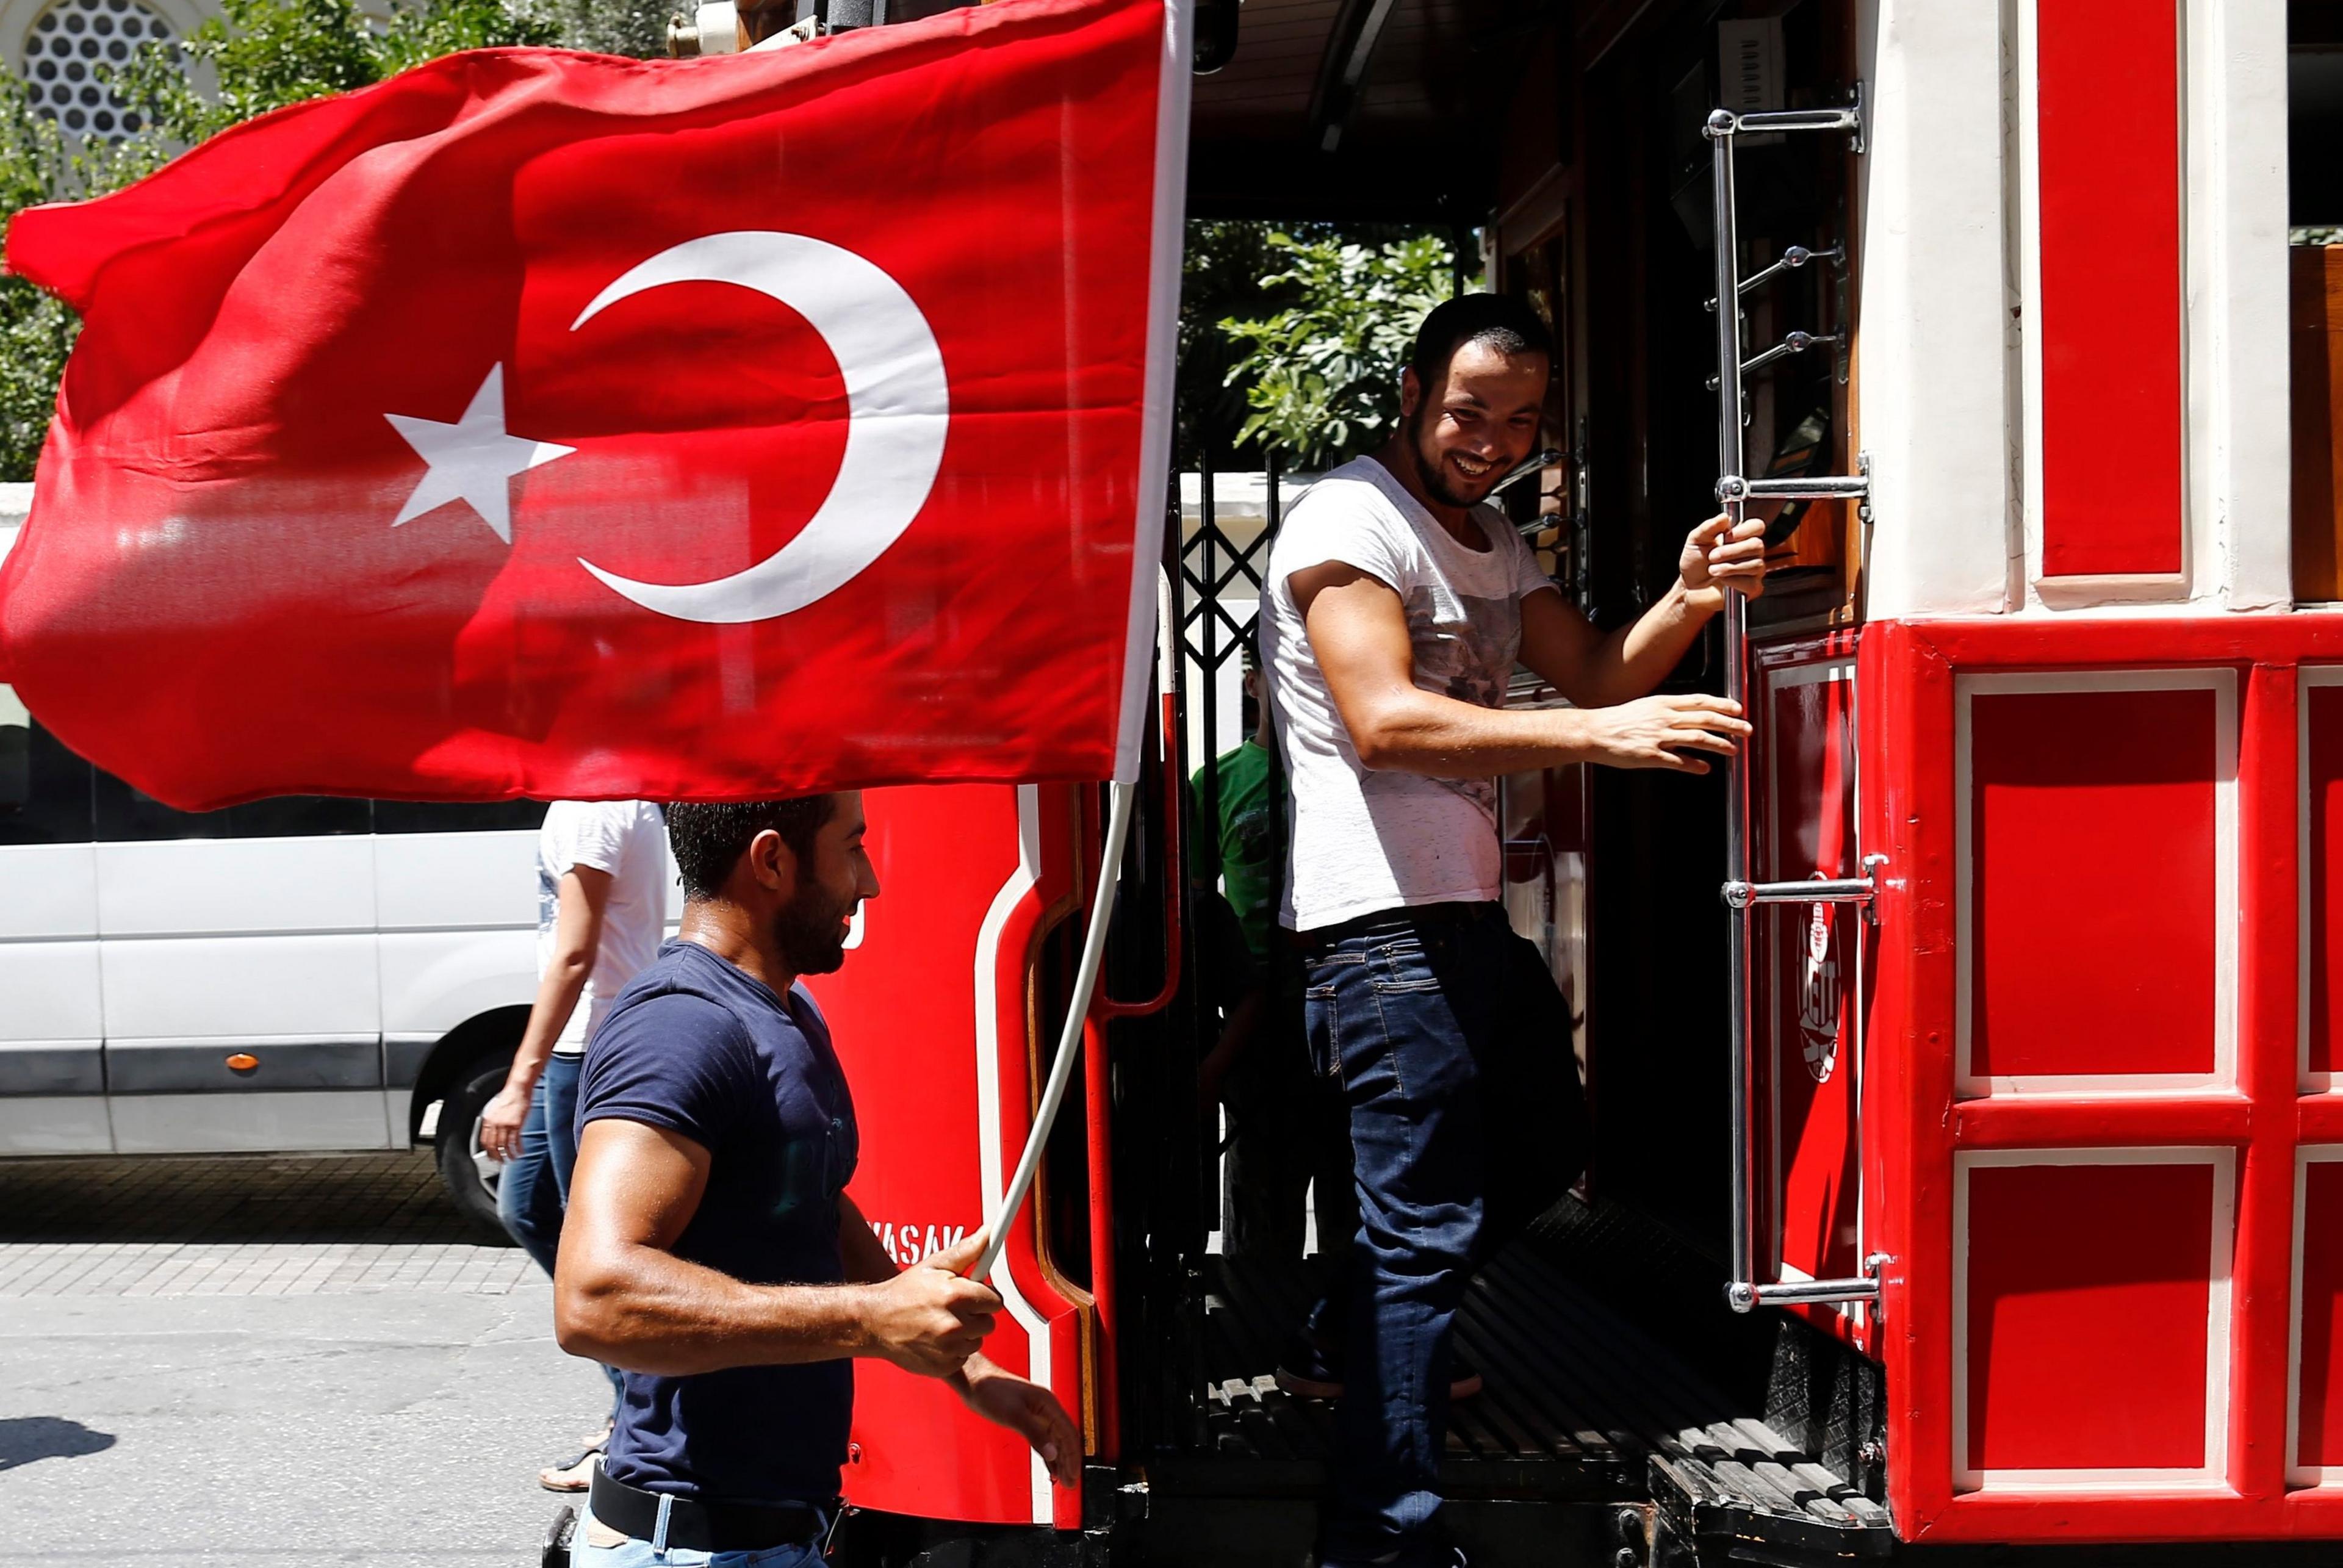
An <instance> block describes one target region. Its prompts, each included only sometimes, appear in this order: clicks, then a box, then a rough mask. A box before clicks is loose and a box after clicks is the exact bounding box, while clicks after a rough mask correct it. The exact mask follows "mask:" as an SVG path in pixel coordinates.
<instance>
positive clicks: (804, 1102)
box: [578, 941, 858, 1504]
mask: <svg viewBox="0 0 2343 1568" xmlns="http://www.w3.org/2000/svg"><path fill="white" fill-rule="evenodd" d="M606 1117H608V1118H616V1119H617V1120H618V1121H641V1122H647V1123H649V1125H651V1126H654V1127H664V1128H667V1129H669V1130H670V1131H675V1132H679V1133H681V1134H683V1136H685V1137H686V1138H689V1139H690V1140H691V1141H693V1142H695V1143H697V1144H699V1146H700V1147H701V1148H703V1149H705V1150H707V1151H708V1153H709V1169H708V1190H707V1191H706V1192H705V1193H703V1194H702V1195H701V1197H700V1200H699V1211H697V1212H695V1213H694V1214H693V1215H692V1217H691V1222H690V1223H689V1224H688V1225H686V1226H685V1227H684V1229H683V1234H682V1235H681V1236H679V1237H678V1238H677V1239H676V1243H675V1246H674V1248H673V1251H674V1252H675V1255H676V1256H677V1257H679V1258H684V1259H688V1260H689V1261H692V1262H695V1263H701V1264H704V1265H706V1266H707V1267H709V1268H711V1269H715V1270H719V1271H721V1272H723V1273H727V1274H729V1275H731V1276H732V1277H733V1278H734V1279H736V1280H743V1281H746V1282H749V1283H750V1284H758V1285H779V1284H804V1285H820V1284H836V1283H838V1282H840V1281H841V1280H843V1279H844V1278H845V1263H844V1261H843V1259H842V1258H841V1257H840V1252H839V1245H838V1196H839V1193H840V1191H844V1189H845V1187H846V1183H847V1182H848V1181H850V1179H851V1178H852V1177H853V1175H854V1163H855V1159H856V1155H857V1151H858V1143H857V1139H856V1134H855V1126H854V1103H853V1101H851V1100H850V1098H849V1097H848V1094H847V1090H846V1075H845V1074H844V1073H843V1072H842V1071H840V1069H839V1065H838V1057H837V1055H836V1054H835V1053H834V1052H833V1051H832V1050H830V1030H829V1028H828V1027H827V1026H826V1025H825V1024H824V1023H823V1022H822V1019H821V1014H820V1011H819V1010H817V1009H816V1008H815V1007H814V1004H813V1000H812V999H811V998H810V997H809V996H807V995H805V994H804V993H803V992H802V991H792V992H791V994H790V996H789V1000H788V1002H787V1004H786V1005H785V1004H784V1003H783V1001H782V999H780V998H779V997H777V996H775V995H774V994H773V992H772V990H771V989H770V988H769V987H768V986H766V985H765V984H764V983H763V982H762V981H760V980H754V979H752V978H751V977H749V975H748V974H746V973H744V972H742V971H741V970H739V969H738V968H736V967H734V966H733V965H732V964H730V963H728V962H726V961H725V960H722V959H720V958H718V957H717V956H716V955H715V954H714V953H712V952H709V950H707V949H706V948H703V947H701V946H699V944H697V943H695V942H686V941H670V942H669V943H667V944H666V945H665V946H663V947H661V948H660V949H659V957H658V958H657V959H655V960H652V962H651V964H650V966H649V968H647V969H645V970H643V971H642V973H640V974H639V975H637V976H636V977H635V979H634V980H633V982H632V983H630V984H629V985H628V987H627V988H626V990H622V991H620V992H619V993H618V1000H617V1001H615V1002H613V1003H612V1004H611V1007H610V1012H609V1016H608V1017H607V1018H606V1019H604V1020H603V1021H602V1023H601V1026H600V1027H599V1028H598V1029H597V1030H595V1032H594V1038H593V1040H592V1042H591V1043H589V1044H588V1047H587V1048H586V1066H585V1070H584V1075H583V1077H582V1078H581V1079H580V1080H579V1082H578V1130H579V1131H580V1132H581V1133H582V1132H583V1131H584V1130H585V1127H586V1124H587V1123H588V1122H589V1121H600V1120H602V1119H604V1118H606ZM853 1411H854V1363H853V1362H850V1361H847V1360H845V1359H843V1358H840V1359H839V1360H837V1361H827V1362H806V1363H802V1364H799V1365H795V1366H756V1367H733V1368H729V1369H728V1370H726V1371H724V1372H700V1373H698V1374H696V1375H694V1376H691V1377H655V1376H651V1375H649V1374H648V1373H643V1372H628V1373H627V1374H626V1397H625V1398H624V1399H623V1400H622V1401H621V1402H620V1403H619V1408H618V1430H617V1431H615V1432H612V1433H611V1434H610V1446H609V1451H608V1454H607V1455H606V1456H605V1459H604V1466H605V1468H606V1469H607V1470H608V1472H609V1473H610V1475H611V1477H612V1478H613V1479H615V1480H618V1481H623V1482H625V1483H628V1485H630V1486H639V1487H643V1488H645V1489H647V1490H649V1491H652V1492H669V1493H675V1494H676V1495H677V1496H679V1497H694V1498H700V1499H703V1500H707V1501H710V1502H726V1503H765V1504H772V1503H830V1502H831V1501H832V1500H834V1499H835V1498H836V1497H837V1496H838V1493H839V1468H840V1465H842V1464H843V1463H844V1462H845V1461H846V1435H847V1425H848V1422H849V1421H850V1419H851V1417H852V1415H853Z"/></svg>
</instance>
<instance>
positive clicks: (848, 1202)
mask: <svg viewBox="0 0 2343 1568" xmlns="http://www.w3.org/2000/svg"><path fill="white" fill-rule="evenodd" d="M838 1250H839V1252H840V1254H841V1255H842V1256H843V1257H844V1258H845V1260H846V1277H847V1278H848V1279H850V1280H852V1281H854V1282H856V1283H858V1284H865V1285H876V1284H884V1283H885V1282H887V1281H889V1280H891V1279H893V1278H894V1277H895V1276H896V1275H898V1274H900V1273H901V1272H902V1268H901V1266H900V1265H899V1264H898V1263H897V1262H896V1261H895V1260H894V1259H893V1258H891V1257H890V1256H888V1253H887V1249H886V1248H884V1247H882V1246H880V1244H879V1237H878V1233H877V1232H876V1231H872V1230H871V1229H870V1221H868V1220H866V1219H864V1218H863V1217H862V1209H861V1206H860V1204H858V1203H856V1202H855V1201H854V1200H853V1198H852V1197H851V1196H850V1195H849V1194H847V1193H844V1192H840V1194H839V1195H838Z"/></svg>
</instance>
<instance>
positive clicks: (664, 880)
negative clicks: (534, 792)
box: [480, 800, 668, 1492]
mask: <svg viewBox="0 0 2343 1568" xmlns="http://www.w3.org/2000/svg"><path fill="white" fill-rule="evenodd" d="M667 889H668V856H667V823H666V821H665V819H663V818H662V817H661V816H660V814H659V808H658V807H657V806H654V805H651V804H650V803H649V802H648V801H643V800H557V801H555V802H554V803H553V804H552V805H550V806H548V807H547V808H546V812H545V825H544V826H543V827H542V828H540V829H538V835H537V973H538V980H537V1000H536V1001H535V1003H534V1004H533V1005H531V1007H530V1008H529V1010H528V1027H527V1028H525V1029H524V1030H522V1031H521V1037H520V1047H519V1049H518V1050H516V1051H515V1052H514V1053H513V1063H512V1070H511V1071H510V1072H508V1074H507V1075H506V1077H505V1086H504V1088H503V1089H501V1090H499V1091H498V1092H497V1096H496V1098H495V1099H493V1100H491V1101H488V1108H487V1110H486V1111H483V1112H482V1113H481V1116H480V1147H481V1148H482V1149H483V1150H484V1151H486V1152H487V1153H488V1155H489V1156H490V1157H491V1158H493V1159H496V1160H500V1161H504V1170H503V1171H502V1172H500V1173H499V1175H498V1181H497V1217H498V1219H500V1220H502V1221H504V1224H505V1229H506V1230H508V1231H511V1232H512V1236H513V1240H514V1241H518V1242H519V1243H520V1244H521V1246H522V1247H524V1248H525V1249H527V1250H528V1255H529V1256H530V1257H532V1258H534V1259H536V1260H537V1261H538V1265H539V1266H540V1267H541V1268H543V1269H544V1270H545V1271H546V1273H547V1274H548V1275H550V1274H551V1273H552V1272H553V1261H554V1257H555V1254H556V1252H557V1251H558V1247H559V1244H560V1241H561V1213H562V1209H563V1207H564V1206H565V1205H566V1204H567V1203H568V1201H569V1173H570V1171H572V1170H573V1169H575V1168H576V1166H577V1164H578V1126H577V1121H578V1071H579V1069H580V1067H581V1065H582V1063H583V1061H584V1060H585V1055H586V1041H587V1039H588V1037H589V1036H590V1035H592V1033H593V1032H594V1029H595V1026H596V1025H598V1024H599V1023H600V1022H601V1021H602V1016H603V1014H605V1013H607V1012H608V1010H609V1009H610V1003H611V1002H612V1001H614V1000H617V998H618V992H619V991H621V990H625V989H626V984H627V982H628V980H632V979H634V978H635V976H636V974H637V973H638V972H639V971H640V970H642V968H643V967H644V966H645V965H647V964H649V962H650V961H651V960H652V959H653V958H654V957H655V956H657V954H658V952H659V936H660V933H661V932H663V931H664V930H666V928H667ZM603 1371H604V1372H605V1374H606V1375H608V1376H609V1377H610V1382H611V1388H612V1390H613V1392H614V1393H615V1392H616V1391H617V1390H618V1378H617V1375H616V1374H615V1373H611V1372H609V1369H608V1368H607V1367H606V1368H604V1369H603ZM614 1408H615V1406H614ZM600 1447H601V1444H600V1443H599V1442H590V1443H589V1446H588V1448H587V1450H586V1452H584V1453H581V1454H579V1455H578V1456H577V1457H576V1458H573V1459H569V1460H566V1461H564V1462H561V1463H558V1464H554V1465H548V1467H547V1468H546V1469H545V1470H543V1471H541V1472H539V1473H538V1483H539V1484H541V1485H543V1486H545V1487H546V1488H547V1489H548V1491H554V1492H583V1491H584V1490H586V1487H587V1485H588V1483H589V1482H590V1481H591V1480H592V1479H593V1478H592V1474H591V1470H592V1457H593V1455H594V1453H595V1452H598V1450H599V1449H600Z"/></svg>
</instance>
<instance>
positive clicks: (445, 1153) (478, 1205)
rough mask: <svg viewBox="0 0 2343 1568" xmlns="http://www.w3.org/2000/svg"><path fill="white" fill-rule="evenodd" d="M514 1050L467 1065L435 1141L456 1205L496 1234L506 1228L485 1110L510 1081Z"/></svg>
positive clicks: (445, 1106)
mask: <svg viewBox="0 0 2343 1568" xmlns="http://www.w3.org/2000/svg"><path fill="white" fill-rule="evenodd" d="M511 1067H512V1053H511V1052H510V1051H501V1052H496V1053H492V1054H490V1055H488V1056H485V1057H482V1058H480V1059H479V1060H476V1061H474V1062H473V1063H472V1064H471V1065H470V1066H468V1067H467V1068H466V1069H465V1070H464V1071H463V1074H462V1075H461V1076H460V1077H458V1079H457V1081H456V1082H455V1083H454V1084H453V1085H452V1086H451V1087H450V1088H449V1089H448V1091H447V1099H446V1100H445V1101H442V1102H441V1104H440V1107H439V1131H438V1135H437V1138H436V1140H435V1141H434V1144H435V1153H436V1156H437V1160H438V1162H439V1181H440V1183H441V1185H443V1186H445V1187H446V1188H447V1196H448V1198H449V1200H450V1201H453V1202H454V1203H455V1205H456V1211H457V1212H458V1213H459V1214H461V1215H463V1216H464V1218H465V1219H467V1220H469V1221H471V1222H472V1223H473V1224H474V1225H476V1226H478V1227H480V1228H481V1229H483V1230H486V1231H488V1232H490V1233H491V1234H493V1235H496V1236H498V1237H502V1236H504V1234H505V1228H504V1222H503V1221H500V1220H498V1218H497V1172H498V1166H497V1162H496V1161H493V1160H491V1159H489V1158H488V1156H487V1155H486V1154H484V1153H482V1152H481V1151H480V1113H481V1112H482V1111H486V1110H487V1109H488V1101H491V1100H494V1099H495V1098H496V1097H497V1091H498V1090H499V1089H502V1088H503V1087H504V1086H505V1074H506V1073H507V1072H508V1070H510V1069H511Z"/></svg>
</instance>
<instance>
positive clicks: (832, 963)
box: [773, 887, 854, 975]
mask: <svg viewBox="0 0 2343 1568" xmlns="http://www.w3.org/2000/svg"><path fill="white" fill-rule="evenodd" d="M853 912H854V907H853V905H852V904H851V903H850V904H848V905H847V907H846V908H845V909H843V910H841V909H840V908H839V907H838V906H837V905H836V904H835V903H832V902H831V901H830V898H829V897H828V896H827V895H826V894H824V893H823V892H822V890H820V888H816V887H804V888H799V890H798V893H797V896H796V897H795V898H793V899H791V900H789V902H788V903H787V904H785V905H783V906H782V907H781V909H780V910H779V911H778V912H777V913H775V914H774V916H773V944H774V945H775V946H776V947H778V948H779V949H780V950H781V960H782V961H783V962H784V963H786V964H788V965H789V968H790V970H792V971H793V972H795V973H798V974H801V975H826V974H835V973H837V972H838V970H839V969H840V966H841V965H843V964H844V963H845V962H846V934H847V930H848V927H847V920H848V918H849V917H850V916H851V915H852V914H853Z"/></svg>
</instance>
